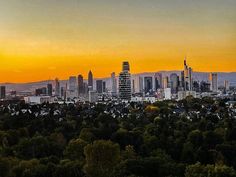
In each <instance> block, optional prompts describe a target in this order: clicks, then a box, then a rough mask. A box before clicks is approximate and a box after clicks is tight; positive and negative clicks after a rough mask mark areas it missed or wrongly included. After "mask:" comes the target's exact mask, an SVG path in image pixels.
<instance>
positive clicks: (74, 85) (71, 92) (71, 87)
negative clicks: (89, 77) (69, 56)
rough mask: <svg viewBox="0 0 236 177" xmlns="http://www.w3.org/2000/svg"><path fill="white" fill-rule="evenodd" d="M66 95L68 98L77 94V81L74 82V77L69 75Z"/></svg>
mask: <svg viewBox="0 0 236 177" xmlns="http://www.w3.org/2000/svg"><path fill="white" fill-rule="evenodd" d="M68 86H69V87H68V94H69V95H68V97H69V98H75V97H77V96H78V94H77V82H76V77H75V76H71V77H69V85H68Z"/></svg>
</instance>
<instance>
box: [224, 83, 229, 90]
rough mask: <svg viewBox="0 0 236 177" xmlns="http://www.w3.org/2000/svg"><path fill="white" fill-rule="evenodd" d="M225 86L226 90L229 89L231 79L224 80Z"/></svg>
mask: <svg viewBox="0 0 236 177" xmlns="http://www.w3.org/2000/svg"><path fill="white" fill-rule="evenodd" d="M224 88H225V91H228V90H229V81H228V80H225V81H224Z"/></svg>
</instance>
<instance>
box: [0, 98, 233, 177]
mask: <svg viewBox="0 0 236 177" xmlns="http://www.w3.org/2000/svg"><path fill="white" fill-rule="evenodd" d="M226 101H227V100H213V99H211V98H203V99H196V98H192V97H188V98H187V99H185V100H182V101H178V102H177V101H162V102H156V103H154V104H149V103H145V104H139V103H130V104H125V103H120V104H116V103H106V104H89V103H87V104H69V105H66V104H63V105H59V104H43V105H27V104H24V103H18V104H13V103H11V104H8V105H2V106H1V107H0V177H236V172H235V171H236V105H228V104H226Z"/></svg>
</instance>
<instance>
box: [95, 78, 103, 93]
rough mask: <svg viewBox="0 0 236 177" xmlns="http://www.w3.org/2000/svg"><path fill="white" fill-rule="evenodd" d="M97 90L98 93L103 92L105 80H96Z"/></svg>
mask: <svg viewBox="0 0 236 177" xmlns="http://www.w3.org/2000/svg"><path fill="white" fill-rule="evenodd" d="M96 90H97V92H98V93H102V92H103V80H96Z"/></svg>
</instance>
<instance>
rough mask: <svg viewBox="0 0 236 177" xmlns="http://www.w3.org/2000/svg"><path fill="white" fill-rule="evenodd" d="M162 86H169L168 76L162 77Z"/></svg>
mask: <svg viewBox="0 0 236 177" xmlns="http://www.w3.org/2000/svg"><path fill="white" fill-rule="evenodd" d="M163 88H164V89H166V88H169V77H168V76H166V77H164V79H163Z"/></svg>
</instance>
